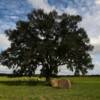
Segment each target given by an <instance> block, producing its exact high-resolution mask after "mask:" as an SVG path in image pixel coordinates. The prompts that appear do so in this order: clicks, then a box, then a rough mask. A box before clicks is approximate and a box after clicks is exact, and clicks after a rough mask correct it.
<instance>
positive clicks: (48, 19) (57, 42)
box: [0, 10, 93, 79]
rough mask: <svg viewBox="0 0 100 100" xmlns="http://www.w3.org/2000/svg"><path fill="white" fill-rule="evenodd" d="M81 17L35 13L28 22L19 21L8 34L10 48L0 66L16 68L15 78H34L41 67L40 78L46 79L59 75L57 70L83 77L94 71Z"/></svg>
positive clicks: (3, 54)
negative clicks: (88, 71)
mask: <svg viewBox="0 0 100 100" xmlns="http://www.w3.org/2000/svg"><path fill="white" fill-rule="evenodd" d="M81 20H82V18H81V17H80V16H78V15H77V16H76V15H75V16H74V15H68V14H65V13H64V14H62V15H58V14H57V12H56V11H52V12H50V13H44V12H43V10H34V11H33V12H32V13H30V14H28V20H27V21H18V22H17V23H16V29H13V30H7V31H6V32H5V33H6V34H7V36H8V38H9V40H10V41H11V47H10V48H8V49H7V50H5V51H3V52H2V53H1V57H0V58H1V60H0V61H1V64H3V65H6V66H8V67H9V68H16V70H15V71H14V72H15V73H16V74H22V75H29V76H31V75H33V74H35V70H36V68H37V67H38V66H40V65H41V66H42V69H41V75H42V76H45V77H46V78H47V79H49V77H51V76H54V75H56V74H57V73H58V66H61V65H66V66H67V68H68V69H70V70H71V71H74V72H75V75H79V74H80V73H82V74H86V73H87V70H88V69H93V64H92V61H91V56H90V54H89V51H91V50H92V49H93V47H92V46H91V45H90V43H89V38H88V36H87V34H86V32H85V30H84V29H83V28H79V27H78V23H79V22H80V21H81Z"/></svg>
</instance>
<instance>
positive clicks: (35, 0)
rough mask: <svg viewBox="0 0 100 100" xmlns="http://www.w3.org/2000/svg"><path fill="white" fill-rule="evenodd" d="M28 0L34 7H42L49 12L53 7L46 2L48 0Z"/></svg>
mask: <svg viewBox="0 0 100 100" xmlns="http://www.w3.org/2000/svg"><path fill="white" fill-rule="evenodd" d="M28 2H29V3H30V4H32V5H33V7H34V8H37V9H39V8H40V9H44V10H45V11H46V12H50V11H52V10H54V9H55V7H54V6H50V5H49V4H48V0H28Z"/></svg>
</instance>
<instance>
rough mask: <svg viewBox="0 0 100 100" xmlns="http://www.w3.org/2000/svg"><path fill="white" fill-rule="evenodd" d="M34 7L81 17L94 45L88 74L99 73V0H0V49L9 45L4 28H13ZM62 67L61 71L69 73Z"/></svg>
mask: <svg viewBox="0 0 100 100" xmlns="http://www.w3.org/2000/svg"><path fill="white" fill-rule="evenodd" d="M33 8H35V9H38V8H42V9H44V10H45V12H49V11H51V10H57V11H58V13H63V12H66V13H69V14H79V15H81V16H82V17H83V21H82V22H81V23H80V26H81V27H84V28H85V30H86V31H87V34H88V35H89V37H90V42H91V44H92V45H94V51H93V52H92V53H91V56H92V58H93V63H94V65H95V68H94V70H93V71H89V74H100V0H0V51H2V50H5V49H6V48H7V47H9V46H10V42H9V41H8V40H7V37H6V36H5V35H4V30H6V29H9V28H15V25H16V24H15V23H16V21H17V20H19V19H20V20H27V17H26V15H27V13H29V12H31V10H32V9H33ZM64 69H65V68H63V69H62V71H61V73H63V74H65V73H66V72H67V73H68V74H71V72H69V71H67V70H66V71H65V70H64ZM0 72H11V71H9V70H8V69H7V68H6V67H2V66H1V67H0Z"/></svg>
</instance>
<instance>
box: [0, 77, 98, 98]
mask: <svg viewBox="0 0 100 100" xmlns="http://www.w3.org/2000/svg"><path fill="white" fill-rule="evenodd" d="M60 78H61V77H60ZM62 78H63V79H65V78H66V79H70V80H71V82H72V88H71V89H68V90H67V89H58V88H52V87H50V86H48V85H47V83H46V82H45V79H44V78H41V79H40V78H38V77H31V78H29V77H20V78H17V77H16V78H10V77H0V100H100V77H62Z"/></svg>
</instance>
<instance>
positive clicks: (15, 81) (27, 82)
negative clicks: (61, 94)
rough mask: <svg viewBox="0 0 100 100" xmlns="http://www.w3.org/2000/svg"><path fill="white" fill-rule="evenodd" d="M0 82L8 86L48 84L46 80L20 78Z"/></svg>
mask: <svg viewBox="0 0 100 100" xmlns="http://www.w3.org/2000/svg"><path fill="white" fill-rule="evenodd" d="M0 84H3V85H8V86H21V85H22V86H23V85H25V86H37V85H40V86H49V85H48V84H47V82H46V81H34V80H31V81H20V80H14V81H13V80H12V81H0Z"/></svg>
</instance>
